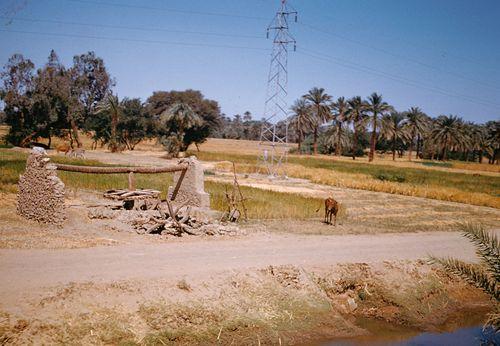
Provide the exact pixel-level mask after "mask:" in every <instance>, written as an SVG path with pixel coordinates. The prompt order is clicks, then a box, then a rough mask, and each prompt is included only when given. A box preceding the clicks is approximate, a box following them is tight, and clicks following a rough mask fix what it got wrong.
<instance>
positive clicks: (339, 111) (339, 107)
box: [331, 97, 349, 156]
mask: <svg viewBox="0 0 500 346" xmlns="http://www.w3.org/2000/svg"><path fill="white" fill-rule="evenodd" d="M331 108H332V111H333V119H334V120H335V124H336V127H337V130H336V136H337V142H336V144H335V155H336V156H340V154H341V148H342V145H341V144H342V143H341V142H342V141H341V139H342V138H343V137H342V124H343V123H344V122H345V121H346V118H347V113H348V111H349V103H348V102H347V101H346V100H345V98H344V97H339V98H338V99H337V101H335V102H334V103H332V104H331Z"/></svg>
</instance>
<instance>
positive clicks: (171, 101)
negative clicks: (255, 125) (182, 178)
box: [146, 89, 221, 150]
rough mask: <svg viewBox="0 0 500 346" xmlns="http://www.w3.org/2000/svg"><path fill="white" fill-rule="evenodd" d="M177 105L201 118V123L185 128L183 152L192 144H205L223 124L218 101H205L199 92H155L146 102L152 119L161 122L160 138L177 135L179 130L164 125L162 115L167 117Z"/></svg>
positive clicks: (189, 90) (159, 124)
mask: <svg viewBox="0 0 500 346" xmlns="http://www.w3.org/2000/svg"><path fill="white" fill-rule="evenodd" d="M175 104H184V105H187V106H189V107H190V108H191V110H192V111H193V112H194V113H195V114H197V116H198V117H200V118H201V121H196V122H192V123H191V125H190V126H188V127H185V126H184V130H183V132H184V133H183V134H182V136H181V137H182V143H183V144H182V148H181V149H182V150H185V149H186V148H187V147H188V146H189V145H190V144H192V143H196V144H200V143H203V142H204V141H205V140H206V139H207V138H208V136H210V135H211V134H214V133H215V131H216V130H217V129H218V128H219V126H220V124H221V114H220V108H219V105H218V103H217V102H216V101H214V100H209V99H205V97H204V96H203V94H202V93H201V92H200V91H197V90H191V89H188V90H185V91H175V90H172V91H155V92H154V93H153V95H152V96H150V97H149V98H148V99H147V101H146V109H147V112H148V113H149V114H151V116H152V117H155V118H156V119H157V120H159V123H158V124H157V127H158V132H156V133H155V135H156V136H158V137H160V138H161V137H165V138H166V137H168V136H170V135H172V134H177V135H179V133H178V130H179V128H177V127H175V126H174V127H173V128H169V127H168V126H165V125H167V124H165V123H163V121H162V119H161V118H162V115H166V114H167V113H168V111H169V110H171V109H172V107H173V106H174V105H175Z"/></svg>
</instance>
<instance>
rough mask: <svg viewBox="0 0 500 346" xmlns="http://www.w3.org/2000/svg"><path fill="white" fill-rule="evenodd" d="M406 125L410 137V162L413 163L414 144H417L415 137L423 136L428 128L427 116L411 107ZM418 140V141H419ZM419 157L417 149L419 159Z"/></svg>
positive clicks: (416, 108) (406, 115) (418, 109)
mask: <svg viewBox="0 0 500 346" xmlns="http://www.w3.org/2000/svg"><path fill="white" fill-rule="evenodd" d="M405 117H406V120H405V122H406V124H405V127H406V128H407V130H408V135H409V138H408V140H409V147H408V160H410V161H411V153H412V151H413V143H414V142H415V137H417V136H418V138H419V137H420V136H422V134H423V133H424V132H425V130H426V127H427V119H426V115H425V114H424V113H423V112H422V111H421V110H420V108H418V107H411V108H410V109H409V110H408V111H407V112H406V113H405ZM418 138H417V141H418ZM418 155H419V152H418V149H417V157H418Z"/></svg>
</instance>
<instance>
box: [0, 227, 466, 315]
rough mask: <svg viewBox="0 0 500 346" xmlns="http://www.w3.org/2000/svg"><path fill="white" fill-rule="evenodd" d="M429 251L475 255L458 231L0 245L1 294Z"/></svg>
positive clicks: (7, 301) (13, 302) (13, 300)
mask: <svg viewBox="0 0 500 346" xmlns="http://www.w3.org/2000/svg"><path fill="white" fill-rule="evenodd" d="M429 254H439V255H442V256H452V255H453V256H459V257H460V258H462V259H464V260H469V261H470V260H474V258H475V255H474V251H473V248H472V246H471V245H470V244H469V243H468V242H467V241H466V240H464V239H463V238H462V237H461V236H460V235H459V234H455V233H441V232H437V233H412V234H404V235H403V234H386V235H345V236H299V235H270V234H262V235H255V236H249V237H246V238H243V239H237V240H213V241H193V242H186V243H179V242H173V243H164V244H126V245H117V246H113V247H92V248H85V249H70V250H45V249H39V250H38V249H30V250H20V249H2V250H0V262H1V263H2V266H1V267H0V277H2V280H1V281H0V292H1V293H0V301H2V307H3V308H4V309H7V310H9V309H12V308H13V307H15V306H17V305H18V304H19V301H20V300H22V298H23V297H29V296H30V294H33V293H34V292H37V293H36V294H38V293H40V292H43V291H44V288H47V287H50V286H57V285H67V284H69V283H82V282H89V281H92V282H100V283H102V282H105V283H110V282H113V281H119V280H143V279H144V280H150V279H160V278H174V277H176V278H181V277H188V278H199V277H200V276H203V277H205V278H207V279H208V278H209V277H210V276H211V275H216V274H220V273H221V272H225V271H233V270H243V269H255V268H260V267H266V266H268V265H285V264H290V265H298V266H302V267H304V268H314V267H321V266H322V265H333V264H338V263H363V262H383V261H385V260H388V261H389V260H416V259H419V258H425V257H427V256H428V255H429Z"/></svg>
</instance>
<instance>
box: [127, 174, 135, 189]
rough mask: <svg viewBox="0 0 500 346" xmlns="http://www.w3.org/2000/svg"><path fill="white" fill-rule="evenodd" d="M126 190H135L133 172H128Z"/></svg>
mask: <svg viewBox="0 0 500 346" xmlns="http://www.w3.org/2000/svg"><path fill="white" fill-rule="evenodd" d="M128 190H129V191H135V177H134V172H130V173H129V174H128Z"/></svg>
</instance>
